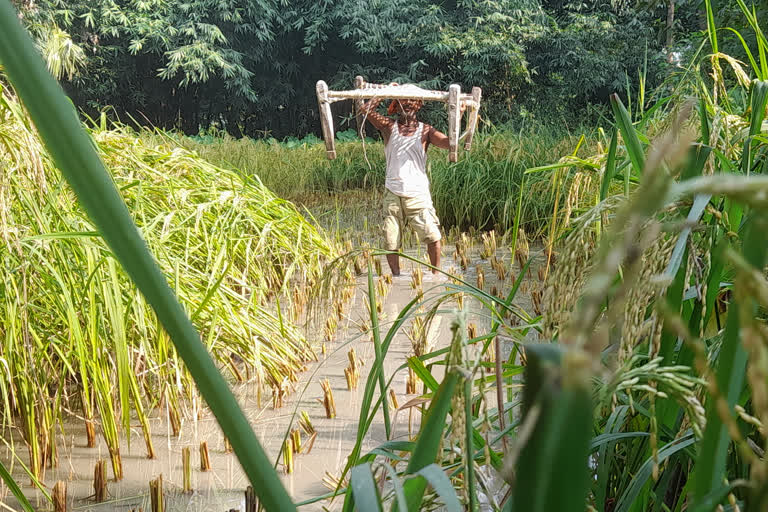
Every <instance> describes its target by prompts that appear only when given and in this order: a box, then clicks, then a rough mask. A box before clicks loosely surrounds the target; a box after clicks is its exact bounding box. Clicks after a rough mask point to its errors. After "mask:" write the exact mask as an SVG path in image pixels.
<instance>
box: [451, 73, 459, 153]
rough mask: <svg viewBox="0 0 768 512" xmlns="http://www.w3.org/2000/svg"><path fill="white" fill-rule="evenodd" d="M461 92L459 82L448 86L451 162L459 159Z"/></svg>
mask: <svg viewBox="0 0 768 512" xmlns="http://www.w3.org/2000/svg"><path fill="white" fill-rule="evenodd" d="M460 94H461V86H460V85H459V84H451V85H450V86H449V87H448V144H449V146H450V148H449V152H448V159H449V160H450V161H451V162H456V161H458V160H459V152H458V149H459V127H460V125H459V122H460V110H459V95H460Z"/></svg>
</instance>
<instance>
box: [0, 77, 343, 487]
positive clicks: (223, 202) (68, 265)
mask: <svg viewBox="0 0 768 512" xmlns="http://www.w3.org/2000/svg"><path fill="white" fill-rule="evenodd" d="M0 83H2V82H0ZM0 92H1V96H0V171H1V172H0V179H1V180H2V183H1V184H0V244H2V249H1V250H0V264H1V265H2V276H0V308H1V309H2V313H0V363H2V366H3V367H4V368H5V370H6V371H3V372H2V373H0V414H1V415H2V418H3V422H4V423H5V425H9V426H15V427H18V428H19V429H20V431H21V432H22V434H23V438H24V441H25V443H26V445H27V448H28V451H29V463H30V470H31V472H32V474H33V475H34V476H35V477H38V478H39V477H41V476H43V473H44V471H45V467H46V466H53V465H55V464H56V459H57V457H56V443H55V436H54V432H55V431H56V430H57V429H58V425H60V424H61V425H63V419H64V418H63V417H62V415H63V413H62V411H63V410H69V411H74V412H75V413H76V414H77V415H78V416H80V417H82V418H83V423H84V428H85V429H86V432H87V435H88V443H89V444H90V445H95V436H96V435H98V434H100V435H102V436H103V437H104V440H105V442H106V445H107V447H108V449H109V454H110V458H111V461H112V472H113V475H114V477H116V478H118V479H119V478H120V475H121V471H122V469H121V459H120V449H119V442H118V438H119V436H120V435H121V433H122V432H125V431H127V429H128V428H129V426H130V425H131V422H132V421H133V419H134V418H135V419H137V420H138V423H139V424H140V426H141V428H142V430H143V432H144V439H145V441H146V450H147V451H146V453H147V456H148V457H152V456H153V454H154V450H153V447H152V443H151V437H150V431H149V422H148V421H147V416H148V415H149V414H150V413H151V409H152V407H153V406H154V404H158V403H163V404H165V405H166V406H167V407H168V409H169V416H170V418H171V423H172V425H174V426H175V427H174V431H175V432H176V431H177V430H178V429H177V427H178V426H179V425H180V423H181V422H180V418H182V417H184V415H185V414H186V411H185V403H187V402H186V399H188V398H190V397H191V395H192V394H194V393H196V388H195V386H194V384H193V382H192V380H191V378H190V376H189V374H188V372H187V371H186V370H185V368H184V366H183V365H182V363H181V359H180V358H179V355H178V354H177V352H176V349H175V348H174V346H173V344H172V343H171V342H170V339H169V337H168V335H167V334H166V333H165V331H164V330H163V329H162V328H161V327H160V325H159V322H158V320H157V318H156V317H155V315H154V313H152V312H151V310H150V308H149V306H148V305H147V304H146V302H145V300H144V299H143V298H142V297H141V295H140V293H139V292H138V291H137V289H136V287H135V286H134V285H133V284H132V283H131V282H130V280H129V279H128V278H127V276H126V275H125V274H124V272H123V270H122V269H121V267H120V265H118V264H117V262H116V261H115V259H114V257H113V255H112V254H111V252H110V250H109V249H108V247H107V245H106V244H105V243H104V241H103V240H102V238H101V236H100V235H99V233H98V231H97V230H96V228H95V227H94V225H93V224H92V223H91V222H90V220H89V219H88V217H87V216H86V215H85V213H84V212H83V211H82V210H81V208H80V207H79V206H78V203H77V202H76V201H75V197H74V194H73V192H72V191H71V189H70V188H69V187H68V185H67V184H66V182H65V181H64V180H63V179H62V178H61V175H60V174H59V173H58V171H57V170H56V169H55V167H54V166H53V163H52V161H51V159H50V157H49V156H48V154H47V153H46V151H45V150H44V148H43V146H42V144H41V142H40V141H39V139H38V137H37V134H36V132H35V130H34V129H33V127H32V124H31V121H30V120H29V118H28V117H27V115H26V113H25V111H24V110H23V108H22V107H21V106H20V104H19V103H18V101H17V100H16V98H15V96H14V95H13V93H12V91H10V90H9V89H2V90H1V91H0ZM91 135H92V138H93V140H94V143H95V146H96V148H97V149H98V152H99V153H100V156H101V158H102V159H103V160H104V161H105V162H106V164H107V167H108V168H109V169H110V170H111V172H112V178H113V180H114V182H115V185H116V186H117V188H118V189H119V190H120V192H121V195H122V196H123V198H124V200H125V201H126V203H127V204H128V207H129V209H130V211H131V213H132V215H133V218H134V221H135V223H136V224H137V226H138V228H139V230H140V232H141V234H142V236H143V238H144V240H146V241H147V244H148V245H149V249H150V250H151V252H152V253H153V254H154V255H155V256H156V258H157V260H158V262H159V264H160V267H161V269H162V270H163V272H164V274H165V276H166V278H167V280H168V282H169V284H170V285H171V287H172V288H173V289H174V290H175V292H176V294H177V295H178V297H179V298H180V300H181V303H182V304H183V305H184V306H185V307H186V309H187V311H188V314H189V315H190V316H191V318H192V320H193V322H195V324H196V325H197V327H198V328H199V330H200V332H201V338H202V342H203V343H204V344H205V345H206V347H207V348H208V350H209V351H210V353H211V354H212V355H213V357H214V358H215V359H216V360H217V361H218V362H219V363H220V364H221V366H222V368H228V369H229V371H232V372H233V373H234V372H236V371H237V366H236V365H235V364H233V363H232V361H233V357H234V359H236V360H237V361H239V362H240V364H244V365H246V366H247V367H248V368H250V369H251V370H253V371H251V372H250V374H251V375H255V376H257V378H258V379H259V382H261V383H263V384H264V385H265V386H267V387H273V388H281V387H282V386H284V384H285V382H287V381H288V377H289V376H291V375H293V374H295V373H296V372H298V371H300V370H301V369H302V368H303V367H304V363H305V362H307V361H308V360H312V359H314V358H315V354H314V352H313V350H312V349H311V347H310V345H309V343H308V341H307V340H306V339H305V338H304V336H303V335H302V334H301V333H300V331H299V330H297V328H296V327H295V325H294V324H292V323H290V322H289V321H288V320H287V318H289V317H290V315H285V314H283V313H282V311H281V310H278V311H275V307H274V306H273V304H274V303H275V300H274V299H275V298H280V297H281V296H282V297H283V303H284V305H285V308H286V311H290V310H291V294H290V293H286V292H289V291H290V286H292V285H293V284H294V283H303V284H302V285H306V284H307V283H310V284H311V283H312V282H313V281H314V280H315V279H317V278H318V276H319V275H320V273H321V272H322V268H323V262H325V261H329V260H330V259H333V258H334V257H335V255H336V247H335V245H334V244H333V243H332V242H331V241H329V239H328V238H326V237H325V236H324V235H323V234H321V233H319V232H318V231H317V230H316V229H315V228H314V227H313V226H312V225H311V224H310V223H309V222H308V221H307V220H306V219H305V218H304V217H303V216H302V215H301V214H300V213H299V212H298V210H297V209H296V208H295V207H294V206H293V205H292V204H291V203H290V202H287V201H285V200H282V199H280V198H278V197H276V196H275V195H274V194H273V193H272V192H271V191H270V190H268V189H267V188H266V187H265V186H264V185H263V184H262V183H261V181H260V180H259V179H258V177H257V176H255V175H251V176H248V177H244V176H242V175H240V174H237V173H235V172H233V171H230V170H226V169H222V168H219V167H216V166H214V165H211V164H209V163H207V162H205V161H204V160H202V159H201V158H200V157H198V156H197V155H195V154H194V153H191V152H190V151H187V150H184V149H181V148H178V147H174V146H173V145H172V144H171V143H170V141H169V140H167V139H166V140H164V141H163V140H159V141H155V142H154V143H152V144H148V143H147V139H145V138H142V137H140V136H139V135H138V134H136V133H135V132H133V131H132V130H130V129H128V128H125V127H122V126H112V127H109V129H108V127H107V126H106V122H105V121H104V119H102V120H101V123H100V124H99V125H98V126H96V127H94V128H93V129H92V130H91ZM278 304H279V302H278ZM97 430H98V431H99V432H97Z"/></svg>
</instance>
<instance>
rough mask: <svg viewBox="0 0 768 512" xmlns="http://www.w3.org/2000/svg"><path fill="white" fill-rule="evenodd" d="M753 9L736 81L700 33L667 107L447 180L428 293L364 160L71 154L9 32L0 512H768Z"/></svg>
mask: <svg viewBox="0 0 768 512" xmlns="http://www.w3.org/2000/svg"><path fill="white" fill-rule="evenodd" d="M2 5H4V4H0V6H2ZM739 5H741V6H742V9H741V12H742V14H743V16H744V17H745V19H746V20H747V22H748V25H749V26H750V27H751V30H752V32H751V33H750V34H749V37H748V38H743V39H741V41H743V47H744V50H745V52H746V53H745V56H746V58H745V59H744V60H743V61H741V60H737V59H735V58H733V57H731V56H729V55H726V54H725V53H722V52H720V50H719V45H718V43H719V40H718V37H719V36H720V35H721V34H722V33H723V31H722V30H718V28H717V27H715V25H714V17H713V15H712V11H711V7H710V5H709V2H708V1H705V9H706V12H707V14H708V21H707V22H708V31H707V33H706V36H707V40H706V41H705V43H706V47H707V49H706V50H703V51H702V52H700V55H698V56H697V58H696V59H695V60H694V61H693V62H691V63H689V66H688V68H686V70H685V73H683V74H682V76H681V77H678V79H679V83H677V84H676V85H675V87H674V88H673V89H672V90H671V92H670V90H669V89H665V95H662V96H659V97H657V96H651V95H649V96H648V98H645V97H643V96H641V97H640V98H639V101H638V99H637V98H636V99H635V100H634V101H633V102H628V101H622V99H621V98H619V96H617V95H613V96H611V109H612V114H613V115H612V117H611V118H610V119H606V120H605V124H604V125H603V126H600V127H594V128H592V127H589V128H585V129H583V130H577V131H574V132H567V131H565V130H555V129H552V128H546V127H543V126H535V125H531V126H523V127H522V128H518V129H515V130H513V129H511V128H509V127H506V128H494V127H486V128H485V130H484V131H483V132H482V133H480V134H479V135H478V137H477V138H476V140H475V143H474V144H475V147H474V148H473V150H472V151H471V152H470V153H467V154H464V155H462V158H461V159H460V161H459V162H457V163H449V162H448V161H447V159H446V158H445V155H444V154H441V153H439V152H437V151H436V150H434V149H432V150H431V151H432V152H433V153H431V154H430V162H431V168H430V177H431V186H432V193H433V196H434V201H435V207H436V210H437V212H438V215H439V216H440V219H441V224H442V226H441V227H442V230H443V246H442V265H441V267H440V268H439V269H436V270H438V273H437V276H435V275H433V274H432V272H431V270H432V268H430V265H429V264H428V263H427V259H426V258H425V253H424V247H423V246H422V245H420V244H419V243H418V240H416V238H415V234H414V233H413V232H410V231H408V232H406V234H405V237H404V248H403V251H402V254H401V255H400V258H401V260H402V264H403V268H404V270H405V271H404V272H403V274H402V275H401V276H392V274H391V273H390V272H389V269H388V268H387V266H386V255H387V253H386V252H385V251H381V250H380V249H378V247H379V245H380V243H381V233H380V228H379V226H380V223H381V219H382V214H381V209H380V207H379V204H380V202H381V194H382V185H383V147H382V145H381V143H380V142H377V141H375V140H372V139H369V140H355V141H348V142H339V145H338V152H339V157H338V158H337V159H336V160H334V161H328V160H325V155H324V147H323V145H322V144H321V143H320V142H319V140H317V139H315V138H307V139H304V140H301V141H299V140H287V141H282V142H280V141H274V140H258V141H256V140H250V139H233V138H231V137H229V136H227V135H225V134H214V135H208V136H204V137H186V136H182V135H179V134H176V133H172V132H163V131H159V130H148V129H143V130H136V129H133V128H130V127H128V126H125V125H121V124H116V123H112V122H111V121H109V120H108V119H107V117H106V116H102V117H101V118H98V119H95V120H88V121H87V122H86V123H82V122H81V120H80V119H79V118H78V116H77V115H76V113H75V112H73V110H72V107H71V104H70V103H68V101H67V100H66V98H65V97H64V96H63V94H62V92H61V90H60V89H59V88H58V87H57V86H56V84H55V82H53V80H52V78H51V77H50V76H49V75H48V73H47V71H46V70H45V68H44V67H43V65H42V63H41V62H37V61H39V60H40V59H39V58H38V57H36V54H35V53H34V51H35V50H34V48H33V47H32V46H31V43H30V42H29V41H28V38H27V39H25V36H24V33H23V32H22V31H21V29H18V30H16V29H13V30H11V29H9V31H8V32H3V33H2V35H0V43H2V44H0V62H2V63H3V65H4V68H3V70H2V71H1V72H2V73H3V74H2V75H0V84H2V89H1V90H0V170H1V171H2V173H1V174H0V179H2V183H1V184H0V237H1V238H2V250H0V263H1V264H2V276H1V277H0V440H1V441H2V445H0V479H1V481H2V486H0V510H21V511H25V512H26V511H30V510H53V511H55V512H60V511H65V510H94V511H106V510H126V511H129V510H135V511H138V510H151V511H153V512H155V511H161V510H169V511H176V510H196V511H203V510H206V511H207V510H210V511H217V512H218V511H231V510H241V511H246V512H255V511H256V510H261V509H264V510H270V511H272V510H274V511H278V510H279V511H282V510H296V509H298V508H300V509H302V510H343V511H352V510H361V511H369V510H372V511H375V510H384V509H385V508H387V509H392V510H412V511H415V510H450V511H457V510H470V511H481V510H482V511H486V510H488V511H496V510H498V511H505V512H506V511H512V512H517V511H541V512H543V511H554V510H557V511H564V512H583V511H590V512H592V511H598V512H640V511H652V512H672V511H674V512H683V511H691V512H693V511H695V512H705V511H706V512H709V511H713V512H714V511H726V510H727V511H742V510H744V511H750V512H751V511H763V510H766V509H768V465H766V458H765V451H766V447H767V446H768V437H767V436H766V430H765V429H766V427H765V425H766V424H768V397H766V396H764V395H765V392H766V389H768V328H767V327H766V314H767V311H768V309H767V308H768V277H767V276H768V274H767V272H766V265H767V264H768V260H767V259H766V255H767V254H768V238H766V237H765V232H766V228H768V215H767V212H766V210H767V209H768V201H767V200H766V197H768V178H766V171H767V170H768V164H766V156H767V155H768V64H766V57H765V56H766V55H768V40H767V39H766V37H765V35H764V33H763V31H762V29H761V28H760V21H761V20H759V19H758V18H757V15H756V14H755V11H754V10H751V9H749V8H748V7H747V6H746V5H745V4H742V3H740V4H739ZM2 14H3V12H2V11H0V20H2V19H5V18H4V17H3V16H2ZM11 25H12V24H11ZM11 25H9V27H10V26H11ZM11 28H12V27H11ZM14 30H16V31H15V32H14ZM2 38H6V39H2ZM9 48H13V51H11V50H9ZM9 52H10V53H9ZM13 52H16V53H13ZM341 138H344V137H343V136H342V137H341Z"/></svg>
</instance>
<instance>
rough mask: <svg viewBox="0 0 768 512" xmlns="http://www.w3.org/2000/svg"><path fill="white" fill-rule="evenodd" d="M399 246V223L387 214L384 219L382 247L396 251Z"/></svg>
mask: <svg viewBox="0 0 768 512" xmlns="http://www.w3.org/2000/svg"><path fill="white" fill-rule="evenodd" d="M399 248H400V223H399V222H398V221H397V218H396V217H394V216H392V215H389V216H387V217H386V218H385V219H384V249H386V250H388V251H396V250H398V249H399Z"/></svg>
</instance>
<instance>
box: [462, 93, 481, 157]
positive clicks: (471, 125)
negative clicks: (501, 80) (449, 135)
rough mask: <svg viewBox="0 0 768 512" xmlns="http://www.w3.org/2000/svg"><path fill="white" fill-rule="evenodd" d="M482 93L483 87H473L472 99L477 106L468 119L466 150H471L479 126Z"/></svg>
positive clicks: (470, 112)
mask: <svg viewBox="0 0 768 512" xmlns="http://www.w3.org/2000/svg"><path fill="white" fill-rule="evenodd" d="M482 95H483V90H482V89H481V88H479V87H473V88H472V100H474V102H475V106H474V107H472V109H471V110H470V111H469V118H468V119H467V125H468V126H467V140H465V141H464V150H465V151H469V150H470V149H471V148H472V137H474V136H475V128H477V118H478V116H479V112H480V98H481V97H482Z"/></svg>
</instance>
